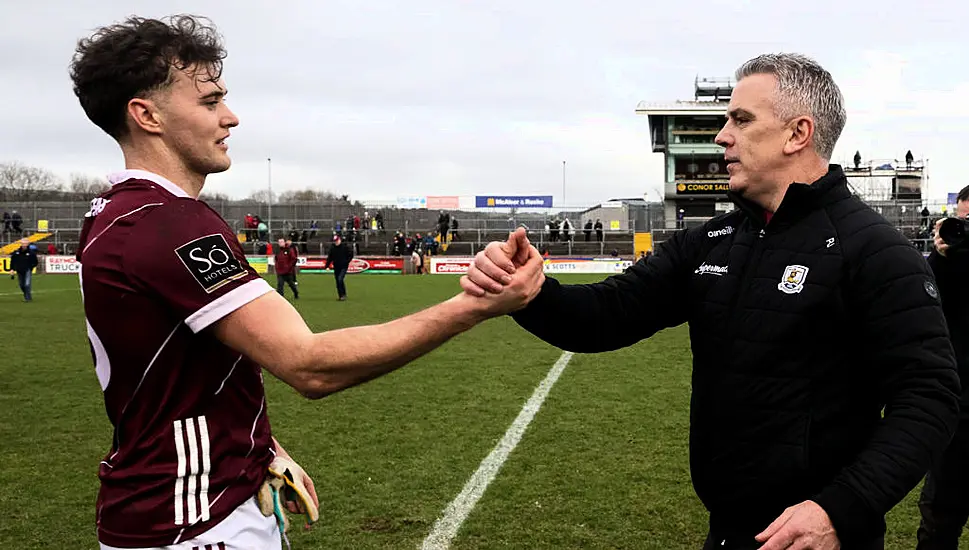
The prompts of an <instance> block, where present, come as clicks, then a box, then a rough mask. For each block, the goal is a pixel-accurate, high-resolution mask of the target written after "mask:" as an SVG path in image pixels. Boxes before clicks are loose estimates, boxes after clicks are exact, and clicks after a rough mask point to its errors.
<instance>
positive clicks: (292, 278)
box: [276, 273, 299, 298]
mask: <svg viewBox="0 0 969 550" xmlns="http://www.w3.org/2000/svg"><path fill="white" fill-rule="evenodd" d="M284 284H288V285H289V288H291V289H293V297H294V298H299V289H297V288H296V275H294V274H292V273H287V274H285V275H280V274H278V273H277V274H276V292H278V293H279V294H280V296H285V295H286V293H285V290H286V287H284V286H283V285H284Z"/></svg>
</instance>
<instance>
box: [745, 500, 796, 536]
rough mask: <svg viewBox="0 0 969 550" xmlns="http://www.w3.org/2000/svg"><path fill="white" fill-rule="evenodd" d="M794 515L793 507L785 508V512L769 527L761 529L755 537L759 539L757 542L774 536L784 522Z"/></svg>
mask: <svg viewBox="0 0 969 550" xmlns="http://www.w3.org/2000/svg"><path fill="white" fill-rule="evenodd" d="M792 515H794V509H793V508H788V509H786V510H784V513H782V514H781V515H780V516H778V518H777V519H775V520H774V521H773V522H772V523H771V524H770V525H768V526H767V529H764V530H763V531H761V533H760V534H759V535H757V536H756V537H754V538H755V539H756V540H757V542H763V541H765V540H767V539H769V538H771V537H773V536H774V535H775V534H776V533H777V532H778V531H780V530H781V528H782V527H784V524H785V523H787V522H788V520H790V519H791V516H792Z"/></svg>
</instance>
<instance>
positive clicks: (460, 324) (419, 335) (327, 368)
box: [297, 294, 487, 397]
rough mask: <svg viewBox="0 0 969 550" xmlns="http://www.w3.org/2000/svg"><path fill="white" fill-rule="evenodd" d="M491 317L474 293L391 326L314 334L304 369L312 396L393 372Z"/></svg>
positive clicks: (309, 340)
mask: <svg viewBox="0 0 969 550" xmlns="http://www.w3.org/2000/svg"><path fill="white" fill-rule="evenodd" d="M486 318H487V315H486V314H485V313H484V312H483V309H482V306H481V305H480V303H479V302H476V300H475V299H474V298H473V297H471V296H468V295H464V294H462V295H458V296H455V297H454V298H452V299H450V300H448V301H446V302H443V303H441V304H438V305H436V306H433V307H430V308H427V309H425V310H423V311H420V312H417V313H415V314H413V315H409V316H407V317H403V318H401V319H395V320H393V321H389V322H387V323H383V324H380V325H371V326H360V327H349V328H343V329H338V330H332V331H327V332H323V333H318V334H312V335H311V336H310V337H308V338H307V339H306V340H305V342H304V347H303V348H302V353H301V354H300V358H299V365H298V367H297V368H298V370H299V372H300V373H301V374H302V376H303V377H305V378H306V384H307V387H308V388H309V391H308V392H304V393H305V394H307V395H308V396H310V397H324V396H326V395H330V394H333V393H336V392H339V391H342V390H344V389H346V388H350V387H352V386H356V385H358V384H361V383H363V382H366V381H368V380H372V379H374V378H377V377H379V376H381V375H384V374H387V373H389V372H391V371H393V370H395V369H397V368H400V367H401V366H403V365H405V364H407V363H409V362H410V361H413V360H414V359H417V358H418V357H421V356H422V355H424V354H426V353H428V352H429V351H431V350H433V349H435V348H437V347H439V346H440V345H442V344H443V343H445V342H447V341H448V340H450V339H451V338H453V337H454V336H456V335H458V334H460V333H462V332H464V331H466V330H468V329H470V328H472V327H473V326H475V325H476V324H478V323H480V322H481V321H483V320H484V319H486Z"/></svg>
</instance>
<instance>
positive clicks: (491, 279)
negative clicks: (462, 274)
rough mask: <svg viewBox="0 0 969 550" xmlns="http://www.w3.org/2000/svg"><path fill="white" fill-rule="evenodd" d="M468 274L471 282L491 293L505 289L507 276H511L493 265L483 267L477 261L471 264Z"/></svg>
mask: <svg viewBox="0 0 969 550" xmlns="http://www.w3.org/2000/svg"><path fill="white" fill-rule="evenodd" d="M485 270H488V271H485ZM466 276H467V278H468V280H469V281H470V282H472V283H474V284H475V285H477V286H479V287H481V288H482V289H484V290H485V292H489V293H491V294H499V293H501V291H502V289H504V284H505V280H506V279H505V277H510V275H508V274H507V273H505V272H504V271H502V270H501V269H499V268H497V267H495V266H493V265H491V266H487V265H486V266H484V267H483V268H482V267H479V266H478V264H477V262H476V263H473V264H471V267H469V268H468V273H467V275H466ZM496 279H497V280H496Z"/></svg>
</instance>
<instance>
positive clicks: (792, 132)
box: [784, 116, 814, 155]
mask: <svg viewBox="0 0 969 550" xmlns="http://www.w3.org/2000/svg"><path fill="white" fill-rule="evenodd" d="M787 131H788V132H789V133H788V138H787V142H786V143H784V152H785V153H787V154H788V155H793V154H794V153H797V152H799V151H801V150H803V149H805V148H807V147H810V146H811V142H812V141H814V119H812V118H811V117H809V116H799V117H797V118H794V119H793V120H791V121H790V122H788V123H787Z"/></svg>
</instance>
